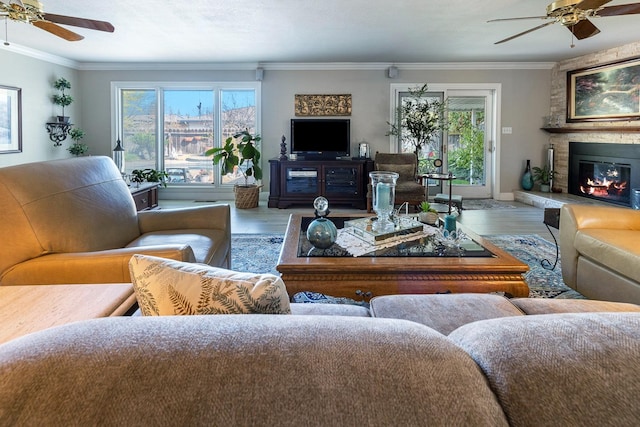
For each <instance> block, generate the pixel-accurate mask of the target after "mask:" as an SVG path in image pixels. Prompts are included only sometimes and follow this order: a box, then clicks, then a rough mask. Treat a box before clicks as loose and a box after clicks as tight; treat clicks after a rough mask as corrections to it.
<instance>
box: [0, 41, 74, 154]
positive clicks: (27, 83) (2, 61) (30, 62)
mask: <svg viewBox="0 0 640 427" xmlns="http://www.w3.org/2000/svg"><path fill="white" fill-rule="evenodd" d="M0 69H1V70H2V71H1V73H0V85H3V86H13V87H18V88H21V89H22V153H7V154H0V167H3V166H10V165H16V164H21V163H30V162H36V161H41V160H52V159H61V158H68V157H72V156H71V154H70V153H69V152H68V151H67V147H68V146H69V144H70V140H69V138H67V141H65V142H63V145H62V146H61V147H54V146H53V142H51V140H50V139H49V134H48V133H47V129H46V127H45V124H46V123H47V122H50V121H52V119H53V117H55V116H57V115H60V114H61V111H60V108H61V107H59V106H57V105H54V104H53V102H52V101H51V96H52V95H53V94H55V93H57V91H56V90H55V89H53V82H54V81H55V80H56V79H58V78H60V77H64V78H66V79H67V80H69V81H70V82H71V84H72V86H71V91H70V92H69V93H70V95H71V96H72V97H73V98H74V100H76V102H74V103H73V104H71V105H70V106H69V107H66V108H65V115H68V116H70V117H71V121H72V122H73V123H74V124H78V125H81V123H82V117H81V115H80V105H81V103H80V102H78V98H79V93H80V89H79V86H78V74H79V73H78V71H77V70H75V69H73V68H70V67H67V66H63V65H57V64H54V63H51V62H48V61H44V60H39V59H34V58H32V57H29V56H25V55H22V54H19V53H14V52H13V51H12V47H11V46H9V47H8V48H7V47H3V48H2V49H0Z"/></svg>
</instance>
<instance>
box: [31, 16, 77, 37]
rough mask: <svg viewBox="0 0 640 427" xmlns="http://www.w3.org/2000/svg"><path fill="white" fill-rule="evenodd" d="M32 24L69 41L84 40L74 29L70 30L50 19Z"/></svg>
mask: <svg viewBox="0 0 640 427" xmlns="http://www.w3.org/2000/svg"><path fill="white" fill-rule="evenodd" d="M32 24H33V25H34V26H36V27H38V28H40V29H42V30H45V31H48V32H50V33H51V34H53V35H56V36H58V37H61V38H63V39H65V40H67V41H70V42H75V41H78V40H82V39H83V38H84V37H83V36H81V35H80V34H76V33H74V32H73V31H69V30H67V29H66V28H62V27H60V26H59V25H56V24H54V23H53V22H49V21H33V22H32Z"/></svg>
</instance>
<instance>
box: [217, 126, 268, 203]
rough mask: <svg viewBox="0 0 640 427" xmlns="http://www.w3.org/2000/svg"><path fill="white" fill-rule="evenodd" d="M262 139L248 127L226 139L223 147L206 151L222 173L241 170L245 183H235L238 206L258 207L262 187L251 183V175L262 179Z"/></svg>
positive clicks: (256, 178)
mask: <svg viewBox="0 0 640 427" xmlns="http://www.w3.org/2000/svg"><path fill="white" fill-rule="evenodd" d="M261 140H262V137H260V135H258V134H256V135H252V134H251V133H250V132H249V130H248V129H245V130H243V131H242V132H239V133H237V134H235V135H233V137H231V136H230V137H228V138H227V139H226V140H225V144H224V146H223V147H214V148H211V149H209V150H207V151H206V152H205V155H206V156H213V160H212V161H213V164H214V165H219V166H220V172H221V173H222V175H227V174H231V173H236V172H240V173H241V174H242V177H243V178H244V185H235V186H234V189H233V191H234V193H235V195H236V207H237V208H240V209H248V208H255V207H258V196H259V195H260V188H261V187H262V186H258V184H249V177H253V178H254V179H255V180H256V181H257V180H259V179H262V169H261V168H260V150H259V149H258V147H257V143H259V142H260V141H261Z"/></svg>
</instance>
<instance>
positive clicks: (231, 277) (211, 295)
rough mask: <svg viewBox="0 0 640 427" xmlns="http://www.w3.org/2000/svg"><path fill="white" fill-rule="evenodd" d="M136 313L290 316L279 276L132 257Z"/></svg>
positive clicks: (161, 259)
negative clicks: (138, 311)
mask: <svg viewBox="0 0 640 427" xmlns="http://www.w3.org/2000/svg"><path fill="white" fill-rule="evenodd" d="M129 271H130V272H131V281H132V283H133V289H134V291H135V293H136V298H137V299H138V304H139V305H140V309H141V311H142V314H143V315H145V316H168V315H181V314H249V313H263V314H290V313H291V307H290V304H289V296H288V295H287V289H286V287H285V285H284V282H283V281H282V279H281V278H280V277H278V276H275V275H273V274H253V273H240V272H235V271H231V270H225V269H223V268H216V267H211V266H209V265H203V264H193V263H188V262H180V261H174V260H170V259H165V258H158V257H153V256H147V255H134V256H133V257H131V260H130V261H129Z"/></svg>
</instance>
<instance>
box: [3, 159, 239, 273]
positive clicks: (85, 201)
mask: <svg viewBox="0 0 640 427" xmlns="http://www.w3.org/2000/svg"><path fill="white" fill-rule="evenodd" d="M0 206H2V209H0V241H1V242H2V244H0V285H21V284H59V283H129V282H130V281H131V279H130V275H129V267H128V264H129V259H130V258H131V255H133V254H136V253H144V254H148V255H155V256H160V257H165V258H171V259H176V260H180V261H189V262H201V263H206V264H209V265H213V266H219V267H224V268H229V267H230V259H231V258H230V257H231V225H230V209H229V206H228V205H216V206H203V207H194V208H186V209H168V210H165V209H160V210H151V211H143V212H137V211H136V206H135V203H134V201H133V197H132V196H131V192H130V191H129V188H128V187H127V184H126V183H125V182H124V180H123V179H122V177H121V175H120V172H119V171H118V168H117V167H116V166H115V164H114V163H113V161H112V160H111V158H109V157H104V156H90V157H79V158H73V159H65V160H54V161H48V162H37V163H28V164H22V165H17V166H10V167H6V168H1V169H0Z"/></svg>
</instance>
